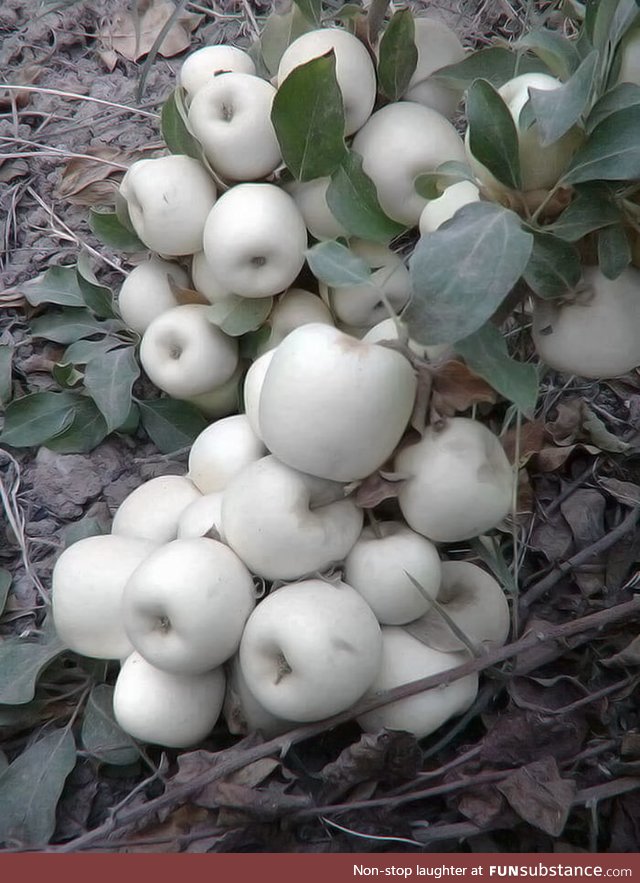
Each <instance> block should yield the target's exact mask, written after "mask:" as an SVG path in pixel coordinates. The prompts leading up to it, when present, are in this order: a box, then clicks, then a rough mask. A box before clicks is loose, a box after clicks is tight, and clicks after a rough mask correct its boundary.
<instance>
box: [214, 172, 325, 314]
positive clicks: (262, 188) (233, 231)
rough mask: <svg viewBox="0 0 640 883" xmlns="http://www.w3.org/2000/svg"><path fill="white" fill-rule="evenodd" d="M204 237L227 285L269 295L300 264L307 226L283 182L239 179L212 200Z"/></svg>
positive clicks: (234, 289) (250, 294) (279, 288)
mask: <svg viewBox="0 0 640 883" xmlns="http://www.w3.org/2000/svg"><path fill="white" fill-rule="evenodd" d="M203 240H204V251H205V254H206V257H207V260H208V261H209V263H210V264H211V265H212V266H213V267H215V273H216V275H217V277H218V278H219V279H220V281H221V283H222V285H224V287H225V288H227V289H228V290H229V291H232V292H233V293H234V294H239V295H240V296H242V297H270V296H271V295H274V294H279V293H280V292H281V291H284V290H285V288H288V287H289V286H290V285H291V284H292V282H293V281H294V279H295V278H296V276H297V275H298V273H299V272H300V270H301V269H302V266H303V264H304V259H305V249H306V247H307V228H306V227H305V224H304V219H303V217H302V215H301V214H300V212H299V210H298V208H297V206H296V204H295V202H294V201H293V199H292V198H291V197H290V196H289V195H288V194H287V193H285V192H284V190H282V189H281V188H280V187H276V186H275V184H237V185H236V186H235V187H232V188H231V189H230V190H227V192H226V193H224V194H223V195H222V196H221V197H220V199H219V200H218V201H217V202H216V204H215V205H214V206H213V208H212V210H211V212H210V213H209V216H208V218H207V222H206V224H205V227H204V234H203Z"/></svg>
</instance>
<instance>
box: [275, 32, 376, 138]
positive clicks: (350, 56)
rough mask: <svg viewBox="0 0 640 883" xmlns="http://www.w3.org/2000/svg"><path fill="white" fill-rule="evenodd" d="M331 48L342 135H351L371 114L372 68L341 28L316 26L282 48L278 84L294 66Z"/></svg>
mask: <svg viewBox="0 0 640 883" xmlns="http://www.w3.org/2000/svg"><path fill="white" fill-rule="evenodd" d="M331 49H333V51H334V53H335V59H336V80H337V82H338V87H339V89H340V91H341V93H342V100H343V104H344V114H345V135H352V134H353V133H354V132H357V130H358V129H359V128H360V127H361V126H362V125H364V123H365V122H366V121H367V120H368V118H369V116H370V115H371V111H372V110H373V105H374V102H375V99H376V72H375V68H374V66H373V62H372V61H371V56H370V55H369V53H368V52H367V50H366V49H365V47H364V44H363V43H361V42H360V40H358V38H357V37H355V36H354V35H353V34H350V33H349V32H348V31H345V30H343V29H342V28H317V29H316V30H314V31H308V32H307V33H306V34H302V36H301V37H298V39H297V40H294V41H293V43H291V45H290V46H288V47H287V49H285V51H284V54H283V56H282V58H281V59H280V65H279V67H278V73H277V85H278V88H280V86H281V85H282V83H283V82H284V81H285V80H286V78H287V77H288V76H289V74H290V73H291V71H292V70H294V68H296V67H299V66H300V65H301V64H306V63H307V62H308V61H311V60H312V59H313V58H318V57H319V56H321V55H325V54H326V53H327V52H329V51H330V50H331Z"/></svg>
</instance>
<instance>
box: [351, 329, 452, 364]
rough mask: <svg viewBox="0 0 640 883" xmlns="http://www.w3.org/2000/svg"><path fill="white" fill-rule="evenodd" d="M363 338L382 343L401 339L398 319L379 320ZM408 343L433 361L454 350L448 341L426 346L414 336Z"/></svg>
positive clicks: (412, 349)
mask: <svg viewBox="0 0 640 883" xmlns="http://www.w3.org/2000/svg"><path fill="white" fill-rule="evenodd" d="M362 340H363V342H365V343H382V341H383V340H400V329H399V328H398V320H396V319H383V320H382V322H378V323H377V325H374V326H373V328H370V329H369V330H368V331H367V333H366V334H365V335H364V336H363V337H362ZM407 344H408V347H409V349H410V350H411V351H412V352H414V353H415V354H416V355H417V356H420V357H421V358H425V357H426V358H427V359H430V360H431V361H435V360H436V359H439V358H440V357H441V356H443V355H444V354H445V353H451V352H453V351H452V349H451V346H450V345H449V344H448V343H438V344H435V345H434V346H426V345H425V344H423V343H418V342H417V341H415V340H413V339H412V338H409V340H408V342H407Z"/></svg>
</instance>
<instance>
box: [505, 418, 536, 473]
mask: <svg viewBox="0 0 640 883" xmlns="http://www.w3.org/2000/svg"><path fill="white" fill-rule="evenodd" d="M501 441H502V447H503V448H504V450H505V453H506V455H507V457H508V458H509V462H510V463H513V462H515V458H516V450H518V451H519V454H520V463H519V465H520V466H524V465H525V464H526V463H527V462H528V461H529V460H530V459H531V457H532V456H533V455H534V454H537V453H538V452H539V451H541V450H542V448H543V447H544V445H545V426H544V423H543V421H542V420H532V421H530V422H527V423H523V424H522V426H521V427H520V428H519V429H518V427H514V428H513V429H510V430H509V431H508V432H507V433H505V435H504V436H503V437H502V439H501Z"/></svg>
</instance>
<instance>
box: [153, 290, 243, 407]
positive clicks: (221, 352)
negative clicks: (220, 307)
mask: <svg viewBox="0 0 640 883" xmlns="http://www.w3.org/2000/svg"><path fill="white" fill-rule="evenodd" d="M209 310H210V307H207V306H205V305H203V304H183V305H181V306H179V307H173V309H171V310H166V312H164V313H162V315H161V316H158V318H157V319H154V320H153V322H152V323H151V324H150V325H149V327H148V328H147V330H146V331H145V333H144V334H143V335H142V341H141V343H140V362H141V363H142V367H143V368H144V370H145V371H146V373H147V375H148V377H149V379H150V380H151V381H153V383H155V385H156V386H157V387H159V388H160V389H162V390H164V391H165V392H167V393H169V395H170V396H173V398H175V399H186V398H189V397H191V396H196V395H201V394H202V393H207V392H211V391H212V390H214V389H217V388H218V387H220V386H222V385H223V384H224V383H226V382H227V380H229V379H230V378H231V377H232V376H233V374H234V372H235V370H236V368H237V367H238V358H239V356H238V342H237V340H236V339H235V338H233V337H229V335H227V334H225V333H224V331H221V330H220V328H218V327H217V326H216V325H214V324H213V323H212V322H210V321H209V318H208V317H209Z"/></svg>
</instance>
